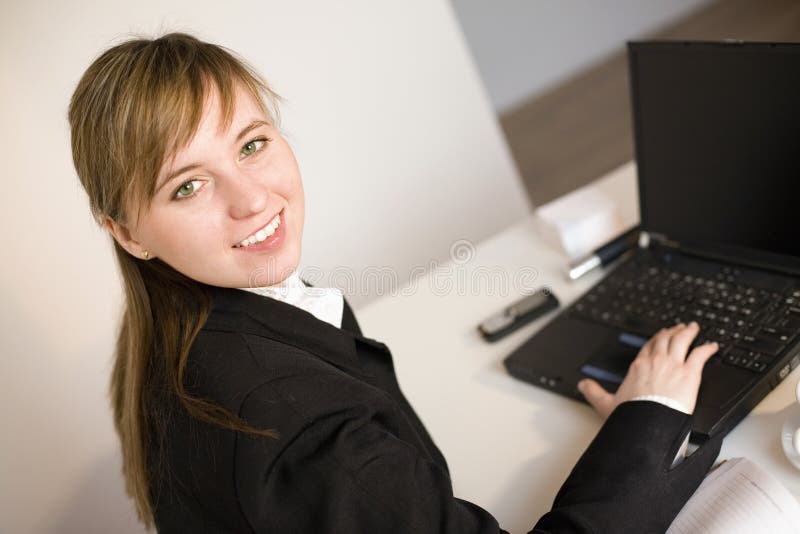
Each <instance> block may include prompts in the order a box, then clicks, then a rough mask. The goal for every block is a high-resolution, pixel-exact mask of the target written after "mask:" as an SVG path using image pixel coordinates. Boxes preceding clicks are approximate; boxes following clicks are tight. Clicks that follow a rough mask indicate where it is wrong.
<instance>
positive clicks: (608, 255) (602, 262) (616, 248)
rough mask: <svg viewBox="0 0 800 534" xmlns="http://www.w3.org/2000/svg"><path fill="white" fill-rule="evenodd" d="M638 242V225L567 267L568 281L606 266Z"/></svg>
mask: <svg viewBox="0 0 800 534" xmlns="http://www.w3.org/2000/svg"><path fill="white" fill-rule="evenodd" d="M638 240H639V225H638V224H637V225H636V226H634V227H632V228H630V229H629V230H628V231H626V232H625V233H623V234H621V235H619V236H617V237H615V238H614V239H612V240H611V241H609V242H608V243H606V244H605V245H603V246H601V247H600V248H598V249H595V251H594V252H592V253H591V254H590V255H588V256H586V257H584V258H581V259H580V260H578V261H576V262H574V263H572V264H571V265H570V267H569V272H568V276H569V278H570V280H577V279H578V278H580V277H581V276H583V275H584V274H586V273H588V272H589V271H591V270H593V269H594V268H596V267H601V266H606V265H608V264H609V263H611V262H612V261H614V260H615V259H617V258H619V257H620V256H621V255H622V254H623V253H624V252H626V251H627V250H629V249H631V248H632V247H633V246H635V245H636V243H637V241H638Z"/></svg>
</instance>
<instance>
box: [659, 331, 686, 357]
mask: <svg viewBox="0 0 800 534" xmlns="http://www.w3.org/2000/svg"><path fill="white" fill-rule="evenodd" d="M677 326H680V325H677ZM677 326H673V327H672V328H668V329H666V330H662V331H661V332H659V333H658V335H657V336H656V339H655V340H654V341H653V355H656V354H667V353H668V352H669V340H670V338H671V337H672V334H673V333H674V332H675V329H676V328H677Z"/></svg>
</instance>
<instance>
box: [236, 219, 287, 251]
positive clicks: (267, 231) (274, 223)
mask: <svg viewBox="0 0 800 534" xmlns="http://www.w3.org/2000/svg"><path fill="white" fill-rule="evenodd" d="M282 214H283V210H281V211H280V212H278V213H277V214H275V215H274V216H273V217H272V218H270V219H269V220H268V222H267V223H266V224H265V225H263V226H261V227H259V228H258V229H257V230H256V231H255V232H253V233H252V234H250V235H248V236H247V237H245V238H244V239H242V240H241V241H239V242H238V243H236V244H235V245H233V248H246V247H248V246H252V245H255V244H258V243H261V242H262V241H264V240H266V239H269V237H270V236H272V235H273V234H274V233H275V232H276V231H277V229H278V227H279V226H280V225H281V224H283V220H282V217H281V215H282Z"/></svg>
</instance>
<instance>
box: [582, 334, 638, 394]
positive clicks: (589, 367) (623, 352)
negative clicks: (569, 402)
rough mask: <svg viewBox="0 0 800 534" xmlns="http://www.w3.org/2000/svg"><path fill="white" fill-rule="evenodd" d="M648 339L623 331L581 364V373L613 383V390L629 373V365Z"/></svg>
mask: <svg viewBox="0 0 800 534" xmlns="http://www.w3.org/2000/svg"><path fill="white" fill-rule="evenodd" d="M646 342H647V340H646V339H644V338H642V337H639V336H635V335H633V334H628V333H622V334H620V335H619V337H618V338H617V339H616V340H615V341H612V342H611V343H609V344H606V345H603V346H601V347H600V348H599V349H598V350H597V351H596V352H595V353H594V354H592V356H590V357H589V359H588V360H587V361H586V363H584V364H583V365H582V366H581V373H582V374H584V375H585V376H588V377H590V378H594V379H595V380H599V381H601V382H606V383H608V384H613V385H614V386H613V388H612V389H613V390H616V388H617V386H619V385H620V384H621V383H622V380H623V379H624V378H625V375H626V374H628V367H630V365H631V362H632V361H633V360H634V358H636V355H637V354H638V353H639V350H640V349H641V347H642V345H644V344H645V343H646Z"/></svg>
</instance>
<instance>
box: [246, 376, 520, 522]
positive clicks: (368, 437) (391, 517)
mask: <svg viewBox="0 0 800 534" xmlns="http://www.w3.org/2000/svg"><path fill="white" fill-rule="evenodd" d="M242 416H243V417H245V418H246V419H247V420H248V421H250V422H251V423H254V424H264V425H265V426H267V427H276V426H277V427H278V428H279V429H280V430H281V434H282V435H281V439H280V440H279V441H278V442H277V443H275V442H273V443H267V442H264V441H261V440H257V439H251V438H248V437H241V438H239V440H238V443H237V453H236V464H237V467H236V477H237V481H236V485H237V491H238V493H239V501H240V502H241V507H242V512H243V514H244V515H245V516H246V518H247V519H248V521H249V522H250V524H251V525H252V527H253V530H254V531H255V532H319V533H323V532H342V533H348V534H349V533H353V532H376V533H377V532H391V533H393V534H394V533H397V534H402V533H409V534H411V533H414V534H416V533H428V532H430V533H433V532H442V533H445V532H446V533H459V534H470V533H486V534H489V533H491V534H499V533H501V532H504V531H503V530H501V529H500V527H499V526H498V524H497V521H496V520H495V519H494V517H492V516H491V514H489V513H488V512H486V511H485V510H483V509H482V508H480V507H479V506H476V505H474V504H472V503H469V502H467V501H463V500H461V499H457V498H455V497H454V496H453V490H452V484H451V481H450V477H449V475H448V473H447V471H446V469H445V468H444V467H443V466H441V465H439V464H438V463H436V462H435V461H434V460H433V459H432V458H431V457H430V456H429V455H428V454H427V453H426V452H425V451H423V450H420V449H419V448H418V447H417V446H415V445H414V444H413V443H410V442H409V441H407V440H405V439H402V438H401V437H400V435H399V434H401V432H400V431H398V427H397V424H396V422H397V420H398V419H397V418H398V417H402V414H401V413H399V412H398V411H397V408H396V407H395V406H394V403H393V402H392V401H391V400H390V399H388V397H387V396H385V395H381V394H380V393H379V392H378V391H377V390H375V389H374V388H370V387H368V386H364V385H363V384H362V383H360V382H358V381H355V380H352V379H350V378H348V377H342V376H339V375H333V374H324V375H316V376H313V375H311V376H310V375H304V376H302V377H297V378H290V379H286V380H280V381H278V382H271V383H269V384H266V385H264V386H263V387H261V388H259V389H257V390H255V391H253V392H252V393H251V394H250V395H249V396H248V398H247V400H246V401H245V404H244V405H243V407H242ZM275 417H277V418H278V419H277V420H276V419H275ZM276 421H278V422H277V424H276Z"/></svg>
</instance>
